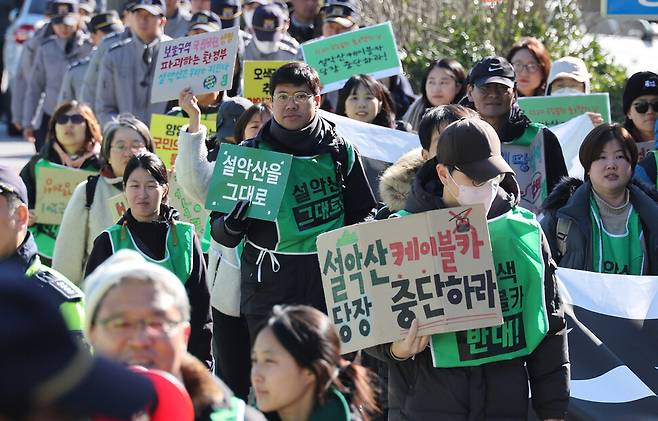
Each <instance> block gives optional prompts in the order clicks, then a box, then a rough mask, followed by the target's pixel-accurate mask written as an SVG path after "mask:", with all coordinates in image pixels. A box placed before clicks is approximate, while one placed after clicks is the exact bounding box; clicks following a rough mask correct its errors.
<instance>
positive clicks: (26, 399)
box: [0, 263, 157, 419]
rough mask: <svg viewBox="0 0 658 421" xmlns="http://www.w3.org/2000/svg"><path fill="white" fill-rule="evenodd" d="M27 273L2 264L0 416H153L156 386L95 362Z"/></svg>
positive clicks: (110, 364) (119, 367)
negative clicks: (34, 412) (42, 412)
mask: <svg viewBox="0 0 658 421" xmlns="http://www.w3.org/2000/svg"><path fill="white" fill-rule="evenodd" d="M24 271H25V269H23V268H20V267H18V266H16V265H13V264H9V263H2V264H0V274H1V275H0V370H2V376H0V413H2V414H7V413H8V414H7V415H10V418H11V415H13V416H18V415H20V414H25V413H29V412H30V410H31V409H34V408H36V407H41V408H43V407H53V408H57V409H60V410H64V411H66V412H67V413H70V414H71V415H74V416H76V419H77V417H109V418H112V419H133V418H132V417H133V416H135V415H137V414H140V413H146V414H149V413H152V411H153V410H154V409H155V408H156V406H157V394H156V390H155V387H154V386H153V384H152V382H151V381H150V380H149V379H148V378H147V377H145V376H143V375H140V374H138V373H135V372H133V371H131V370H129V369H128V368H127V367H124V366H122V365H120V364H118V363H115V362H112V361H110V360H108V359H105V358H102V357H98V356H96V357H94V356H92V355H91V354H90V352H89V350H88V349H86V348H85V347H84V346H83V345H82V344H81V343H80V342H78V341H77V340H75V339H74V338H73V336H71V334H70V332H69V330H68V328H67V327H66V325H65V323H64V319H63V318H62V316H61V314H60V312H59V309H58V307H57V303H55V302H54V300H53V298H52V297H51V296H50V295H49V294H48V293H47V291H46V289H44V288H41V287H40V286H39V285H38V284H37V283H36V282H33V281H31V280H30V279H27V278H25V277H24V275H23V272H24Z"/></svg>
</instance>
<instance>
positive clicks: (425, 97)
mask: <svg viewBox="0 0 658 421" xmlns="http://www.w3.org/2000/svg"><path fill="white" fill-rule="evenodd" d="M420 91H421V96H420V98H418V99H417V100H416V101H414V103H413V104H411V107H409V109H408V110H407V112H406V113H405V115H404V116H403V117H402V120H404V121H406V122H407V123H409V124H411V128H412V129H413V130H415V131H418V127H419V125H420V120H421V119H422V118H423V114H425V111H427V109H428V108H432V107H437V106H439V105H447V104H457V103H458V102H459V101H460V100H461V99H462V98H463V96H464V94H465V93H466V71H465V70H464V67H462V65H461V64H460V63H459V62H458V61H457V60H454V59H451V58H443V59H441V60H435V61H433V62H432V63H430V65H429V67H428V68H427V70H426V71H425V74H424V75H423V80H422V82H421V84H420Z"/></svg>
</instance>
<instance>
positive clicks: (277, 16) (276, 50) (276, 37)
mask: <svg viewBox="0 0 658 421" xmlns="http://www.w3.org/2000/svg"><path fill="white" fill-rule="evenodd" d="M252 24H253V26H252V33H253V37H252V39H251V41H250V42H249V43H248V44H247V46H246V47H245V52H244V59H245V60H287V61H293V60H298V59H300V56H299V44H298V43H297V42H296V41H295V40H294V39H293V38H291V37H290V35H288V25H289V24H290V19H289V18H288V14H287V13H286V12H285V11H284V10H283V8H282V7H280V6H279V5H276V4H266V5H261V6H258V7H257V8H256V11H255V12H254V18H253V22H252ZM285 38H288V42H284V39H285ZM290 41H292V42H294V44H293V43H291V42H290Z"/></svg>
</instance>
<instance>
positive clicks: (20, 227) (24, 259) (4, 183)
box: [0, 166, 84, 339]
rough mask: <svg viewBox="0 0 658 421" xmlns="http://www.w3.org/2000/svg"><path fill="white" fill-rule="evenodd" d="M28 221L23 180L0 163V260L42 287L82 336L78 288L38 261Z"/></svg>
mask: <svg viewBox="0 0 658 421" xmlns="http://www.w3.org/2000/svg"><path fill="white" fill-rule="evenodd" d="M28 221H29V210H28V207H27V188H26V187H25V183H23V180H21V178H20V177H19V176H18V175H17V174H15V173H14V172H13V171H12V170H11V169H9V168H8V167H4V166H0V263H13V264H16V265H18V266H20V267H21V268H23V270H24V272H25V275H26V276H27V277H28V279H29V280H30V282H31V283H32V284H33V285H34V287H35V288H43V289H45V290H46V291H47V292H48V294H49V295H51V296H52V298H53V299H54V301H55V303H56V304H57V305H58V306H59V310H60V312H61V313H62V316H64V320H65V321H66V323H67V325H68V327H69V329H70V331H71V332H72V333H74V334H75V335H76V336H79V337H80V339H82V328H83V327H84V308H83V294H82V291H81V290H80V289H78V287H76V286H75V285H74V284H73V283H72V282H71V281H69V280H68V279H66V278H65V277H64V275H62V274H61V273H59V272H56V271H54V270H53V269H50V268H49V267H47V266H45V265H43V264H41V261H40V260H39V255H38V252H37V245H36V243H35V242H34V239H33V238H32V234H31V233H30V232H29V231H28V230H27V224H28Z"/></svg>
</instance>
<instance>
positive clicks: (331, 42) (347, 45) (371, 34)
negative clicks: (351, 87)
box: [302, 22, 402, 93]
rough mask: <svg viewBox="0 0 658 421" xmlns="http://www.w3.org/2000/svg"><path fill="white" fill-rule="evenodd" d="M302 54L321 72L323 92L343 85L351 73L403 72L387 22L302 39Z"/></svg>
mask: <svg viewBox="0 0 658 421" xmlns="http://www.w3.org/2000/svg"><path fill="white" fill-rule="evenodd" d="M302 53H303V54H304V61H305V62H306V63H307V64H308V65H310V66H311V67H313V68H314V69H315V70H317V72H318V74H319V75H320V81H321V82H322V86H323V89H322V93H326V92H330V91H336V90H338V89H340V88H342V87H343V85H344V84H345V82H346V81H347V80H348V79H349V78H350V77H352V76H353V75H357V74H369V75H370V76H372V77H374V78H375V79H378V78H383V77H388V76H393V75H398V74H400V73H402V64H401V63H400V59H399V57H398V50H397V46H396V44H395V36H394V35H393V29H392V27H391V23H390V22H385V23H380V24H379V25H373V26H368V27H366V28H363V29H359V30H357V31H350V32H345V33H342V34H339V35H334V36H331V37H327V38H319V39H316V40H312V41H308V42H305V43H304V44H302Z"/></svg>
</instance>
